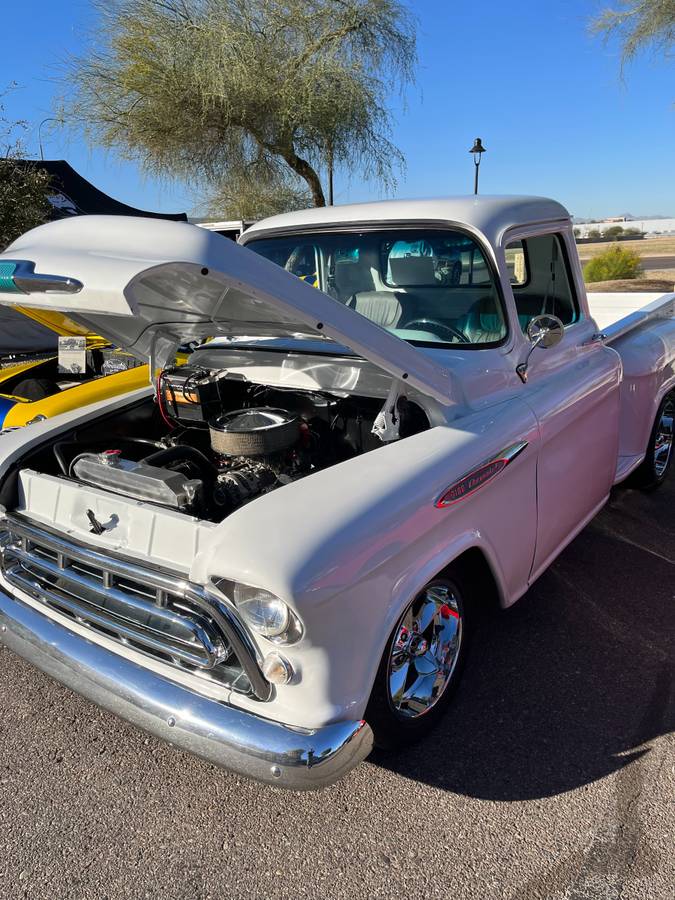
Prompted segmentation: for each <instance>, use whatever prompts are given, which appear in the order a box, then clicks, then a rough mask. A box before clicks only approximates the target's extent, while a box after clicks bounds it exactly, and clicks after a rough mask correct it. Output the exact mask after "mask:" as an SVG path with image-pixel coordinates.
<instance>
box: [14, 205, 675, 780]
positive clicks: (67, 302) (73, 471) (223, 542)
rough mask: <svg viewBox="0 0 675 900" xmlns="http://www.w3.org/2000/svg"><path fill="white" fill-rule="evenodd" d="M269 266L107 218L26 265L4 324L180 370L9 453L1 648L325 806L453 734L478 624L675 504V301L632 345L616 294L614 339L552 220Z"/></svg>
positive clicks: (305, 244) (28, 438)
mask: <svg viewBox="0 0 675 900" xmlns="http://www.w3.org/2000/svg"><path fill="white" fill-rule="evenodd" d="M242 243H243V244H245V246H238V245H236V244H233V243H231V242H229V241H226V240H223V239H222V238H221V237H219V236H217V235H213V234H210V233H208V232H206V231H204V230H202V229H199V228H196V227H192V226H190V225H187V224H182V223H173V222H162V221H154V220H153V221H146V220H143V219H122V218H112V217H100V218H98V217H93V216H87V217H81V218H76V219H69V220H64V221H60V222H55V223H52V224H48V225H45V226H42V227H41V228H38V229H36V230H34V231H32V232H29V233H28V234H26V235H24V236H23V237H22V238H20V239H19V240H18V241H16V242H15V243H14V244H13V245H12V246H11V247H10V248H9V249H8V250H7V251H6V252H5V253H4V254H2V256H0V298H2V302H3V303H7V304H17V305H20V306H24V307H39V308H41V309H42V308H44V309H52V310H59V311H66V312H67V313H68V315H69V316H71V317H72V318H73V319H74V320H76V321H77V322H78V323H80V324H84V325H86V326H87V327H88V328H90V330H93V331H96V332H97V333H99V334H102V335H105V336H106V337H107V338H108V339H109V340H110V341H111V342H112V343H114V344H115V345H118V346H122V347H124V348H126V349H127V350H129V351H130V352H131V353H133V354H136V355H137V356H138V357H139V358H141V359H143V360H144V361H148V360H149V361H150V364H151V371H152V372H156V373H157V377H156V380H155V382H154V384H153V386H152V387H150V386H149V387H148V388H147V389H142V390H140V391H136V392H134V393H132V394H129V395H126V396H125V397H122V398H114V399H111V400H107V401H105V402H102V403H98V404H95V405H92V406H89V407H88V408H86V409H83V410H79V411H76V412H70V413H68V414H65V415H62V416H60V417H57V418H55V419H53V420H51V421H45V422H41V423H38V424H34V425H31V426H29V427H27V428H24V429H22V430H20V431H14V432H11V433H5V434H3V435H2V437H0V479H1V480H0V504H1V507H0V515H1V519H0V548H1V567H0V568H1V571H0V639H2V641H3V642H4V643H5V644H6V645H7V646H8V647H9V648H11V649H12V650H14V651H15V652H16V653H18V654H19V655H21V656H23V657H25V658H26V659H28V660H30V661H31V662H32V663H34V664H35V665H36V666H38V667H40V668H41V669H43V670H44V671H45V672H47V673H49V674H50V675H52V676H53V677H54V678H56V679H58V680H59V681H61V682H63V683H64V684H67V685H68V686H69V687H71V688H73V689H74V690H76V691H78V692H80V693H81V694H83V695H84V696H86V697H89V698H91V699H92V700H93V701H94V702H96V703H98V704H100V705H101V706H103V707H105V708H107V709H109V710H112V711H113V712H114V713H117V714H118V715H120V716H122V717H124V718H125V719H127V720H129V721H130V722H133V723H135V724H137V725H138V726H140V727H142V728H145V729H147V730H149V731H151V732H153V733H154V734H156V735H159V736H160V737H162V738H164V739H166V740H168V741H171V742H173V743H174V744H177V745H179V746H181V747H183V748H185V749H187V750H190V751H192V752H194V753H196V754H198V755H201V756H203V757H205V758H206V759H208V760H211V761H212V762H215V763H217V764H219V765H222V766H224V767H226V768H229V769H232V770H234V771H236V772H239V773H243V774H245V775H247V776H250V777H253V778H257V779H260V780H263V781H267V782H269V783H272V784H277V785H280V786H286V787H291V788H315V787H321V786H323V785H327V784H330V783H331V782H333V781H335V780H336V779H338V778H339V777H341V776H342V775H343V774H344V773H345V772H346V771H348V770H349V769H350V768H351V767H352V766H354V765H356V764H357V763H358V762H359V761H360V760H361V759H363V758H364V757H365V756H366V755H367V754H368V753H369V751H370V749H371V746H372V744H373V741H375V742H376V743H377V744H379V745H381V746H384V747H391V746H397V745H401V744H405V743H408V742H411V741H413V740H415V739H419V738H420V737H422V736H423V735H424V734H425V733H426V732H427V731H428V729H429V728H431V727H432V726H433V725H434V723H435V722H436V721H437V720H438V718H439V717H440V716H441V715H442V714H443V713H445V712H446V710H447V708H448V705H449V702H450V699H451V695H452V693H453V691H454V689H455V687H456V685H457V682H458V680H459V678H460V676H461V671H462V666H463V662H464V659H465V656H466V652H467V647H468V638H469V635H470V631H471V627H472V624H473V622H474V614H475V613H476V611H477V610H478V608H479V607H480V606H481V605H482V604H497V605H501V606H502V607H507V606H509V605H510V604H512V603H514V602H515V601H516V600H517V599H518V598H519V597H520V596H521V595H522V594H523V593H524V592H525V591H526V590H527V589H528V587H529V586H530V585H531V584H532V582H533V581H534V580H535V579H536V578H537V577H538V576H539V575H540V574H541V573H542V572H543V570H544V569H545V568H546V567H547V566H548V565H550V563H551V561H552V560H553V559H555V557H556V556H557V554H559V553H560V551H561V550H562V548H563V547H565V545H566V544H567V543H568V542H569V541H570V540H572V538H573V537H574V536H575V535H576V534H577V533H578V532H579V531H580V530H581V529H582V528H583V527H584V525H585V524H586V523H587V522H588V521H589V519H591V517H592V516H594V515H595V513H596V512H597V511H598V510H599V509H600V507H601V506H602V505H603V504H604V503H605V501H606V500H607V498H608V495H609V493H610V490H611V488H612V486H613V485H615V484H616V483H617V482H620V481H623V480H624V479H626V478H627V477H628V476H631V478H632V479H633V480H634V482H635V484H638V485H641V486H643V487H645V488H648V489H651V488H654V487H656V486H658V485H659V484H660V483H661V482H662V481H663V479H664V478H665V476H666V473H667V470H668V467H669V464H670V462H671V451H672V427H673V402H674V398H675V318H674V315H675V294H670V295H666V296H663V297H660V298H653V297H651V298H646V299H647V300H648V301H649V302H648V304H647V305H645V307H644V309H641V310H640V311H638V312H634V313H632V314H630V315H628V316H626V317H624V318H622V319H620V320H619V321H616V322H614V321H612V319H613V316H612V315H611V307H609V306H608V304H609V303H610V302H612V301H610V300H608V299H607V298H605V300H604V301H603V303H602V306H603V316H604V321H603V322H602V331H601V330H600V328H599V326H598V324H597V323H596V321H594V319H593V317H592V315H591V312H590V310H589V306H588V299H587V296H586V291H585V289H584V284H583V281H582V277H581V270H580V266H579V260H578V258H577V254H576V249H575V244H574V239H573V236H572V228H571V223H570V219H569V215H568V213H567V212H566V210H565V209H564V208H563V207H562V206H560V205H559V204H558V203H555V202H554V201H551V200H546V199H541V198H528V197H478V198H474V197H471V198H456V199H446V200H424V201H405V202H386V203H373V204H365V205H358V206H344V207H335V208H330V209H314V210H309V211H306V212H297V213H292V214H288V215H285V216H280V217H277V218H273V219H268V220H266V221H263V222H260V223H258V224H257V225H255V226H254V227H252V228H251V229H249V230H248V231H247V232H246V233H245V234H244V235H243V237H242ZM621 303H622V301H621V300H617V304H618V305H619V306H620V305H621ZM608 310H609V314H608ZM213 336H216V339H215V340H214V341H212V342H211V343H206V344H204V345H203V346H202V347H201V348H200V349H198V350H197V351H195V352H194V353H193V355H192V356H191V358H190V360H189V363H188V365H187V366H183V367H176V366H171V365H169V362H170V360H171V359H172V358H173V356H174V353H175V349H176V347H177V346H178V345H179V344H183V343H185V342H186V341H190V340H200V339H203V338H206V337H213ZM485 664H486V665H489V660H486V661H485Z"/></svg>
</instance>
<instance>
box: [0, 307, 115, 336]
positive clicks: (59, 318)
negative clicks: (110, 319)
mask: <svg viewBox="0 0 675 900" xmlns="http://www.w3.org/2000/svg"><path fill="white" fill-rule="evenodd" d="M16 308H17V309H18V311H19V312H20V313H23V315H24V316H27V317H28V318H29V319H32V320H33V321H34V322H37V323H38V324H39V325H41V326H42V327H43V328H48V329H49V330H50V331H53V332H54V334H57V335H59V337H86V338H87V341H88V342H89V343H90V344H92V343H93V344H98V343H101V344H104V343H107V341H106V340H105V338H102V337H101V336H100V335H99V334H94V332H93V331H90V330H89V328H87V327H86V325H80V324H79V323H78V322H74V321H73V320H72V319H71V318H70V316H67V315H66V314H65V313H62V312H55V311H54V310H51V309H25V308H23V307H21V306H17V307H16Z"/></svg>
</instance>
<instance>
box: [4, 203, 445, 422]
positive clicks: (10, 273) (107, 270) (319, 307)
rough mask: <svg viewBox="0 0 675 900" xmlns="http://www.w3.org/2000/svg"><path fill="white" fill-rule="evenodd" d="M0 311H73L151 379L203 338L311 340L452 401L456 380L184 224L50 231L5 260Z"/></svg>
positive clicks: (242, 251)
mask: <svg viewBox="0 0 675 900" xmlns="http://www.w3.org/2000/svg"><path fill="white" fill-rule="evenodd" d="M0 303H2V304H4V305H12V306H21V307H24V308H26V309H45V310H51V311H57V312H65V313H67V314H68V317H69V318H70V319H71V320H72V321H73V322H75V323H77V324H78V325H80V326H84V327H85V328H86V329H87V330H88V331H95V332H97V333H98V334H101V335H103V336H105V337H106V338H107V339H108V340H110V341H111V343H113V344H116V345H117V346H120V347H123V348H124V349H126V350H128V351H129V352H131V353H133V354H134V355H135V356H137V357H138V358H139V359H142V360H144V361H150V363H151V366H152V368H153V369H154V368H155V367H157V366H163V365H165V364H166V363H167V362H168V361H169V360H170V359H171V358H172V356H173V354H174V353H175V350H176V348H177V347H178V346H179V345H180V344H183V343H186V342H187V341H190V340H195V339H199V338H205V337H214V336H225V337H227V336H230V337H242V336H251V337H255V336H267V337H284V338H288V337H295V336H298V335H309V336H311V337H315V338H319V339H321V340H322V341H325V342H326V345H327V346H326V350H327V352H330V347H331V344H332V343H333V342H337V343H338V344H341V345H343V346H346V347H349V348H350V349H351V350H352V351H353V352H354V353H356V354H358V355H359V356H362V357H364V358H365V359H368V360H370V362H372V363H374V364H375V365H376V366H378V367H380V368H381V369H383V370H385V371H386V372H388V373H389V374H390V375H392V376H394V378H397V379H400V380H401V381H403V382H405V383H406V384H410V385H412V386H413V387H415V388H417V389H418V390H419V391H421V392H422V393H424V394H427V395H429V396H431V397H434V398H435V399H436V400H438V401H439V402H440V403H443V404H446V405H447V404H448V403H449V402H450V400H451V392H450V386H451V377H450V373H449V372H448V371H447V370H446V369H444V368H443V367H442V366H441V365H438V364H437V363H436V362H434V360H433V359H431V358H430V357H429V356H428V355H425V354H424V353H423V352H422V351H420V350H419V349H417V348H415V347H413V346H412V345H410V344H408V343H406V342H405V341H403V340H401V339H400V338H398V337H396V336H395V335H393V334H391V333H390V332H388V331H386V330H385V329H384V328H381V327H380V326H379V325H376V324H375V323H374V322H371V321H370V320H369V319H366V318H364V317H363V316H361V315H360V314H359V313H357V312H355V311H354V310H352V309H350V308H348V307H346V306H343V305H342V304H341V303H338V302H337V300H334V299H333V298H332V297H329V296H328V295H327V294H324V293H323V292H321V291H318V290H316V288H313V287H311V286H310V285H308V284H305V283H304V282H303V281H301V280H300V279H298V278H296V277H295V276H293V275H291V274H289V273H288V272H286V271H284V270H283V269H281V268H279V267H278V266H276V265H275V264H274V263H272V262H269V261H268V260H266V259H264V258H263V257H261V256H259V255H257V254H255V253H254V252H253V251H252V250H247V249H246V248H245V247H242V246H239V245H238V244H235V243H233V242H232V241H228V240H226V239H224V238H222V237H221V236H220V235H217V234H213V233H211V232H209V231H206V230H205V229H202V228H197V227H196V226H193V225H188V224H184V223H180V222H165V221H157V220H149V219H142V218H127V217H123V216H82V217H75V218H72V219H64V220H61V221H58V222H50V223H48V224H47V225H41V226H40V227H39V228H35V229H34V230H33V231H29V232H28V233H27V234H25V235H23V236H22V237H20V238H19V239H18V240H17V241H15V242H14V243H13V244H12V245H11V246H10V247H9V248H8V249H7V250H5V252H4V253H2V254H0Z"/></svg>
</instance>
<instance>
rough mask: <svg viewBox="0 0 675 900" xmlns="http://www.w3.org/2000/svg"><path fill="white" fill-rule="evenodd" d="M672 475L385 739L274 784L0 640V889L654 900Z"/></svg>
mask: <svg viewBox="0 0 675 900" xmlns="http://www.w3.org/2000/svg"><path fill="white" fill-rule="evenodd" d="M674 575H675V476H671V481H670V483H669V485H667V486H666V487H665V488H664V489H662V490H661V491H660V492H657V493H656V494H653V495H643V494H640V493H636V492H634V491H631V490H619V491H617V492H616V493H615V495H614V496H613V498H612V500H611V502H610V504H609V506H608V507H607V508H606V509H605V511H604V512H603V513H602V514H601V515H600V516H599V517H598V518H597V519H596V520H595V521H594V522H593V523H592V524H591V525H590V526H589V527H588V528H587V529H586V530H585V531H584V532H583V533H582V534H581V535H580V536H579V537H578V538H577V539H576V540H575V541H574V542H573V544H571V545H570V547H569V548H568V549H567V550H566V551H565V553H564V554H563V555H562V556H561V558H560V559H559V560H558V561H557V562H556V563H555V564H554V566H553V567H552V568H551V569H550V570H549V571H548V572H547V573H546V574H545V575H544V576H543V577H542V578H541V579H540V580H539V582H538V583H537V584H536V585H535V586H534V587H533V588H532V590H531V591H530V592H529V593H528V594H527V596H526V597H524V598H523V599H522V600H521V601H520V602H519V603H518V604H516V606H515V607H513V608H512V609H511V610H508V611H507V612H505V613H501V614H495V615H492V616H489V617H487V618H486V620H485V621H484V622H483V623H482V625H481V628H480V629H479V631H478V633H477V634H476V636H475V639H474V643H473V647H472V652H471V657H470V660H469V664H468V666H467V670H466V675H465V679H464V683H463V686H462V688H461V689H460V691H459V693H458V695H457V698H456V701H455V703H454V707H453V709H452V714H451V715H450V716H449V717H448V718H447V719H446V721H445V723H444V724H443V726H442V727H441V728H440V729H439V730H438V731H436V732H435V734H434V736H433V737H432V738H431V739H429V740H427V741H426V742H425V743H423V744H421V745H419V746H418V747H416V748H413V749H412V750H409V751H408V752H407V753H401V754H397V755H384V754H379V753H378V754H374V755H373V756H372V757H371V758H370V760H368V761H367V762H365V763H363V764H362V765H361V766H359V768H358V769H356V770H355V771H354V772H352V773H351V774H350V775H349V776H348V777H347V778H345V779H344V780H343V781H342V782H340V783H339V784H337V785H335V786H333V787H331V788H329V789H327V790H325V791H323V792H321V793H315V794H290V793H286V792H283V791H281V790H279V789H275V788H269V787H263V786H260V785H257V784H254V783H251V782H247V781H245V780H243V779H240V778H238V777H235V776H232V775H228V774H227V773H225V772H222V771H219V770H217V769H215V768H213V767H212V766H209V765H207V764H205V763H203V762H201V761H200V760H197V759H193V758H191V757H189V756H187V755H185V754H183V753H181V752H178V751H176V750H174V749H172V748H171V747H169V746H167V745H164V744H161V743H159V742H157V741H155V740H154V739H152V738H149V737H147V736H145V735H144V734H142V733H140V732H138V731H136V730H134V729H133V728H132V727H131V726H128V725H126V724H125V723H123V722H120V721H118V720H116V719H115V718H113V717H112V716H110V715H108V714H106V713H103V712H101V711H99V710H98V709H97V708H96V707H94V706H92V705H91V704H90V703H88V702H86V701H85V700H82V699H80V698H79V697H77V696H76V695H74V694H72V693H71V692H70V691H68V690H66V689H65V688H62V687H61V686H59V685H57V684H55V683H54V682H52V681H50V680H49V679H48V678H46V677H45V676H43V675H42V674H41V673H40V672H38V671H36V670H35V669H33V668H31V667H30V666H29V665H28V664H26V663H24V662H23V661H21V660H19V659H17V658H16V657H14V656H13V655H12V654H10V653H9V652H8V651H6V650H1V651H0V897H2V898H5V900H9V898H18V897H31V898H43V897H44V898H69V897H78V898H79V897H87V898H122V897H124V898H136V897H138V898H145V897H153V898H154V897H162V898H174V897H176V898H178V897H181V898H183V897H185V898H210V897H213V898H229V900H233V898H247V897H261V898H296V897H310V898H320V897H331V898H332V897H335V898H353V897H369V898H373V897H386V898H389V897H391V898H408V897H413V896H419V897H421V896H424V897H444V898H474V897H475V898H482V900H484V898H514V900H515V898H530V897H532V898H534V897H546V898H566V900H567V898H569V900H578V898H601V900H610V898H612V900H613V898H622V900H624V898H625V900H629V898H638V897H644V898H672V897H673V893H674V889H673V885H675V852H674V850H675V737H674V735H673V732H674V731H675V690H674V681H675V679H674V656H673V636H674V635H675V600H674V594H675V580H674Z"/></svg>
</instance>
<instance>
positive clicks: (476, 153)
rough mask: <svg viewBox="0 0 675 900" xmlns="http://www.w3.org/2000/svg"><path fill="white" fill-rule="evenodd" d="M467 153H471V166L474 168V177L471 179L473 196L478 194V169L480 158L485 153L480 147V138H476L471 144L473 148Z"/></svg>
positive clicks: (483, 148)
mask: <svg viewBox="0 0 675 900" xmlns="http://www.w3.org/2000/svg"><path fill="white" fill-rule="evenodd" d="M469 153H473V164H474V166H475V167H476V170H475V175H474V179H473V192H474V194H477V193H478V170H479V169H480V158H481V156H482V155H483V153H485V147H484V146H483V145H482V143H481V140H480V138H476V140H475V141H474V142H473V147H472V148H471V149H470V150H469Z"/></svg>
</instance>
